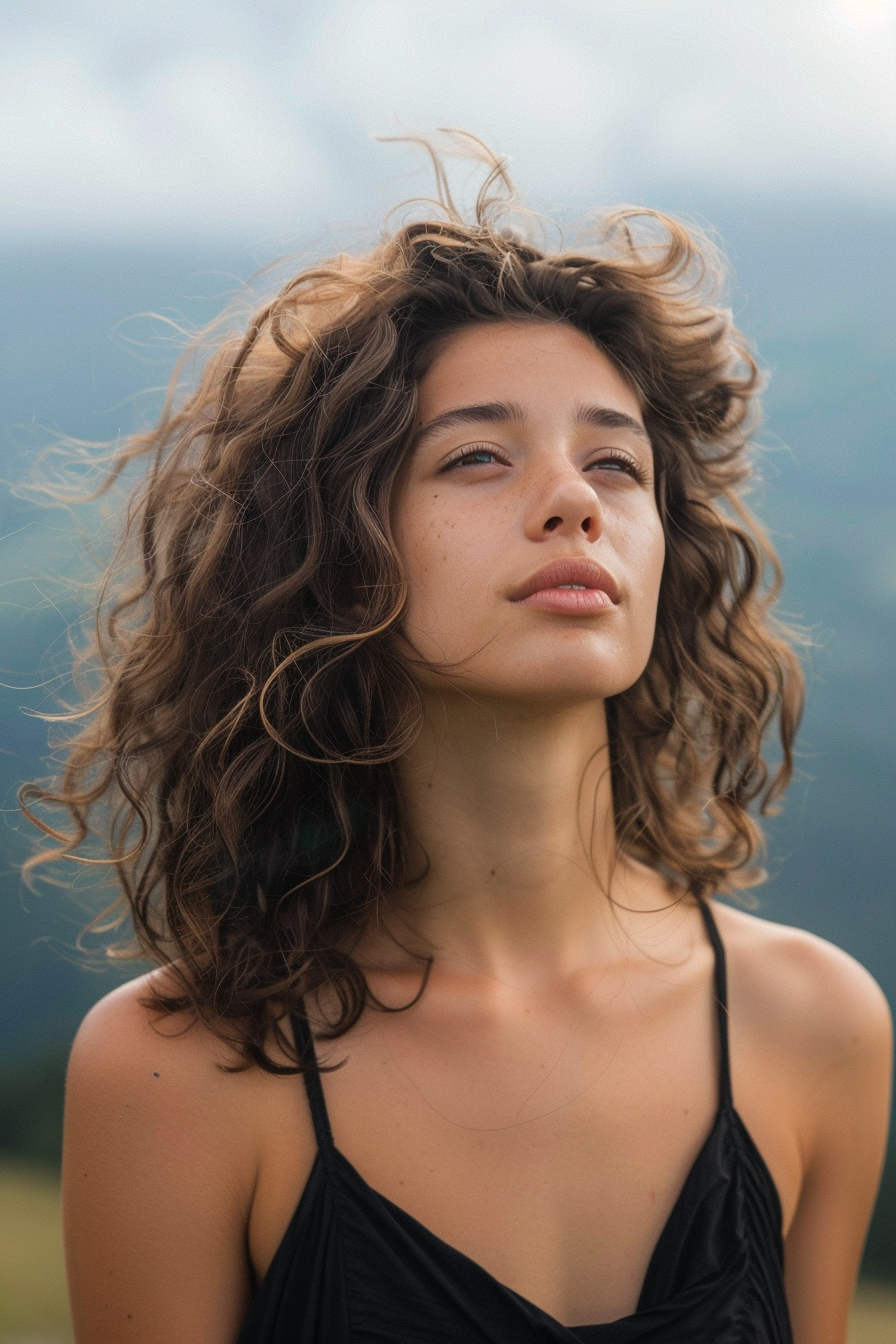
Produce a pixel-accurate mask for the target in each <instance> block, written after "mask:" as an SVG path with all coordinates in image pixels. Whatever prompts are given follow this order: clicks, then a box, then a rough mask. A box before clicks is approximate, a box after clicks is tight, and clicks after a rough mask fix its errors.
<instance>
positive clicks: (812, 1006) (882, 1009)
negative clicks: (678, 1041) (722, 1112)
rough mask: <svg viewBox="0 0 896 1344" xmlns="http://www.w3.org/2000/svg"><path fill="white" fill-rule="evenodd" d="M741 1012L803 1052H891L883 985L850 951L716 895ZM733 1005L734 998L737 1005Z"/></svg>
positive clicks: (847, 1055)
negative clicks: (718, 899) (731, 904)
mask: <svg viewBox="0 0 896 1344" xmlns="http://www.w3.org/2000/svg"><path fill="white" fill-rule="evenodd" d="M713 912H714V914H715V916H716V920H717V923H718V926H719V932H720V933H721V936H722V941H723V942H724V945H725V951H726V958H727V961H728V967H729V980H730V984H731V993H732V996H736V999H737V1004H736V1016H737V1017H738V1018H739V1019H740V1020H741V1021H742V1022H746V1021H749V1022H750V1023H751V1024H752V1025H753V1027H754V1028H756V1029H759V1030H761V1031H762V1032H763V1034H764V1033H765V1032H766V1031H768V1032H770V1033H773V1034H774V1036H775V1037H776V1038H777V1040H778V1041H779V1043H780V1044H784V1043H785V1042H787V1043H789V1045H790V1046H791V1047H792V1048H794V1049H796V1050H797V1051H798V1052H799V1053H800V1055H802V1056H803V1057H804V1058H805V1056H806V1055H807V1054H808V1055H809V1056H813V1055H817V1054H819V1053H820V1054H822V1055H824V1056H825V1057H826V1059H827V1060H828V1062H833V1059H834V1058H835V1057H837V1056H840V1057H842V1058H843V1059H844V1060H846V1059H849V1060H851V1061H854V1062H855V1063H856V1064H857V1065H860V1062H861V1061H862V1060H863V1059H864V1060H866V1061H868V1060H870V1059H871V1058H873V1059H875V1060H880V1059H881V1058H887V1057H888V1055H889V1051H890V1049H891V1044H892V1020H891V1015H890V1010H889V1006H888V1004H887V1000H886V998H885V997H884V993H883V990H882V989H881V988H880V986H879V985H878V983H877V981H876V980H875V979H874V977H873V976H872V975H871V974H870V973H869V972H868V971H867V970H866V969H865V967H864V966H862V965H861V964H860V963H859V962H858V961H856V960H855V958H854V957H851V956H850V955H849V953H848V952H844V951H843V949H842V948H839V947H836V946H835V945H834V944H833V943H829V942H827V941H826V940H825V939H824V938H819V937H818V936H817V935H816V934H813V933H809V932H807V931H806V930H805V929H796V928H791V927H789V926H788V925H785V924H777V923H775V922H773V921H772V920H769V919H763V918H760V917H759V916H757V915H754V914H750V913H748V912H747V911H745V910H738V909H735V908H734V907H733V906H730V905H727V904H722V903H721V902H719V901H714V902H713ZM734 1007H735V1005H734V1003H732V1008H734Z"/></svg>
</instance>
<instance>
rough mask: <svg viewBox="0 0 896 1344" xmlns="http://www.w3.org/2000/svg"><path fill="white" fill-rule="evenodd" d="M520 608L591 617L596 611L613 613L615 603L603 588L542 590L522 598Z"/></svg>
mask: <svg viewBox="0 0 896 1344" xmlns="http://www.w3.org/2000/svg"><path fill="white" fill-rule="evenodd" d="M519 606H521V607H534V608H535V609H536V610H537V611H559V612H563V613H569V614H570V615H572V616H591V615H593V613H594V612H596V611H611V610H612V609H613V607H614V606H615V603H614V602H613V600H612V598H611V597H609V596H608V595H607V594H606V593H605V592H604V591H603V589H602V588H540V589H539V591H538V592H537V593H530V594H529V596H528V597H524V598H522V599H521V601H520V602H519Z"/></svg>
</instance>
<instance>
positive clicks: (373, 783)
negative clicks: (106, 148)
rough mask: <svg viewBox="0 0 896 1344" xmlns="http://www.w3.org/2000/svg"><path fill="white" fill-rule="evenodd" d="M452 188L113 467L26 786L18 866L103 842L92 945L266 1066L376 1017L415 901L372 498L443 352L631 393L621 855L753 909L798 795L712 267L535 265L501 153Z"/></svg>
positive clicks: (745, 355)
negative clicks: (73, 722)
mask: <svg viewBox="0 0 896 1344" xmlns="http://www.w3.org/2000/svg"><path fill="white" fill-rule="evenodd" d="M437 166H438V165H437ZM439 171H441V170H440V169H439ZM442 185H443V190H442V193H441V202H442V203H441V207H440V208H439V209H438V210H430V212H429V214H430V217H429V218H426V219H424V220H422V221H419V220H418V221H414V222H409V223H404V224H402V225H401V226H400V227H398V228H396V229H395V230H394V231H393V232H391V233H389V234H387V235H386V236H384V237H383V239H382V240H381V241H380V242H379V244H378V245H377V246H376V247H374V248H373V250H372V251H369V252H367V253H366V254H361V255H359V254H354V255H341V256H338V257H336V258H335V259H334V260H332V261H330V262H328V263H326V264H321V265H315V266H313V267H311V268H309V269H306V270H304V271H302V272H301V273H300V274H298V275H296V276H295V277H294V278H293V279H291V280H290V281H289V283H287V284H286V285H285V286H284V287H283V288H282V289H281V290H280V292H279V293H278V294H277V295H276V297H275V298H273V299H272V300H271V301H270V302H268V303H267V304H266V305H265V306H264V307H262V308H261V309H260V311H258V312H257V313H256V314H255V315H254V316H253V317H252V319H251V321H250V323H249V326H248V329H247V330H246V332H245V334H244V335H241V336H239V337H234V338H231V339H228V340H226V341H225V342H224V343H223V344H222V345H221V346H220V348H219V349H218V350H217V352H216V353H215V354H214V355H213V357H212V358H211V359H210V360H209V362H208V363H207V365H206V367H205V369H204V371H203V373H202V375H201V378H200V379H199V381H198V384H197V386H196V387H195V389H194V390H192V391H191V392H189V393H188V394H186V395H185V396H183V397H181V398H180V401H178V400H177V398H176V396H175V394H174V390H172V395H171V397H170V398H169V403H168V405H167V408H166V411H165V413H164V414H163V416H162V419H161V421H160V423H159V424H158V425H157V427H155V428H154V429H152V430H151V431H150V432H147V433H143V434H139V435H136V436H135V437H133V438H132V439H131V440H130V441H129V442H128V443H127V444H126V445H125V446H124V448H123V449H122V450H121V451H120V452H119V454H118V456H117V459H116V461H115V464H114V470H113V473H112V476H113V478H114V476H116V475H117V474H118V473H120V472H121V471H122V469H123V468H124V467H125V466H126V465H127V464H128V463H130V462H132V461H134V460H136V459H149V468H148V471H147V473H146V474H145V477H144V479H143V481H142V483H141V484H140V485H139V487H138V488H137V490H136V491H135V493H134V495H133V496H132V499H131V503H130V507H129V509H128V512H127V519H126V525H125V528H124V537H123V540H122V543H121V550H120V552H119V555H118V558H117V559H116V561H115V563H114V564H113V566H112V568H111V569H110V571H109V574H108V575H107V578H106V580H105V584H104V588H103V590H102V592H101V595H100V598H99V602H98V606H97V613H98V620H97V623H96V635H95V638H94V641H93V643H92V646H91V650H89V651H88V661H89V662H90V663H91V665H92V666H94V668H96V667H97V666H98V667H99V669H100V676H101V680H102V685H101V687H100V689H99V690H98V691H96V692H95V693H94V694H93V695H92V696H85V701H84V705H83V706H82V708H81V709H80V711H78V714H77V715H75V716H73V717H77V718H78V719H79V720H80V721H81V722H83V724H84V726H83V727H82V728H81V729H80V731H79V733H78V734H77V736H75V737H74V738H73V739H72V740H71V741H70V742H69V743H68V744H67V747H66V760H65V764H64V769H63V770H62V772H61V776H60V778H59V780H58V781H57V782H56V783H55V785H50V786H44V785H38V784H31V785H28V786H27V787H26V788H25V789H24V790H23V794H22V800H23V806H24V808H25V811H26V813H27V815H28V816H29V817H30V819H31V820H32V821H34V822H35V824H36V825H38V826H39V827H40V828H41V829H42V830H43V831H44V832H45V834H46V835H47V836H49V837H50V838H51V839H52V841H53V842H54V843H53V845H52V847H51V848H49V849H47V850H46V851H44V852H43V853H41V854H39V855H37V856H36V857H35V858H34V859H32V860H31V865H32V866H33V865H34V864H36V863H40V862H44V861H46V860H47V859H54V858H75V859H78V858H80V857H81V856H82V855H83V853H84V849H83V846H84V844H85V842H86V841H87V840H88V838H89V837H90V836H91V835H93V836H94V837H96V836H100V838H101V840H102V843H103V845H104V847H105V848H104V853H105V855H106V856H107V861H108V862H111V864H112V865H113V867H114V871H115V874H116V875H117V879H118V881H119V883H120V886H121V893H120V895H119V897H118V899H117V901H116V902H115V904H114V905H113V906H112V907H110V910H111V912H112V920H111V925H110V924H109V923H107V924H106V925H105V926H104V927H105V928H107V929H108V928H109V927H119V926H120V925H121V924H123V923H124V922H125V921H126V920H127V919H128V917H129V918H130V919H131V921H132V923H133V929H134V933H135V939H134V940H133V941H132V942H131V943H130V944H128V945H127V948H129V949H130V951H129V955H134V956H137V955H140V956H143V957H148V958H150V959H151V960H152V961H154V962H156V963H157V964H167V965H170V966H172V967H173V969H174V971H175V973H176V975H177V977H178V983H179V986H180V988H181V989H182V992H181V993H172V994H169V995H162V994H158V995H157V1002H158V1004H159V1006H160V1007H161V1008H163V1009H164V1010H166V1011H169V1012H173V1011H176V1010H182V1009H184V1008H186V1007H188V1006H189V1007H192V1009H194V1010H195V1011H197V1012H198V1013H199V1014H200V1015H201V1016H203V1017H204V1018H205V1019H206V1020H207V1021H208V1022H209V1023H210V1025H212V1026H213V1027H214V1029H215V1030H216V1031H217V1032H218V1033H219V1034H220V1035H221V1036H222V1037H224V1038H225V1039H227V1040H229V1041H231V1042H232V1043H234V1044H235V1045H237V1047H238V1049H239V1051H240V1054H241V1056H242V1058H243V1059H244V1061H246V1062H248V1061H254V1062H256V1063H257V1064H259V1065H261V1066H262V1067H263V1068H266V1069H268V1070H271V1071H284V1070H287V1066H284V1065H278V1064H276V1063H275V1062H274V1060H273V1059H272V1057H271V1054H270V1053H269V1050H268V1042H269V1040H270V1035H269V1033H270V1032H271V1030H273V1031H274V1033H275V1037H276V1039H277V1040H278V1042H279V1045H280V1046H281V1048H283V1047H284V1046H285V1045H286V1044H287V1042H286V1039H285V1037H284V1035H283V1033H282V1032H281V1030H280V1027H279V1026H278V1025H277V1024H278V1022H279V1021H280V1019H281V1018H282V1017H283V1014H284V1013H285V1011H287V1010H293V1011H296V1010H298V1011H301V1005H302V1001H303V998H304V996H306V995H308V994H310V993H313V992H314V991H315V990H316V989H318V988H320V987H321V986H322V985H324V984H326V985H328V986H330V988H331V989H332V990H334V991H335V993H336V995H337V999H338V1012H337V1016H336V1018H335V1020H334V1022H333V1023H332V1033H331V1034H332V1036H334V1037H335V1036H338V1035H339V1034H341V1033H342V1032H344V1031H346V1030H347V1029H348V1028H349V1027H350V1026H351V1025H352V1024H353V1023H354V1022H355V1021H356V1020H357V1018H358V1016H359V1014H360V1013H361V1011H362V1010H363V1008H364V1005H365V1003H368V1002H371V1001H372V996H371V992H370V990H369V987H368V985H367V983H366V981H365V977H364V975H363V972H362V970H361V969H360V967H359V965H358V964H357V962H356V960H355V959H354V958H353V957H352V955H351V953H350V952H348V951H346V950H345V949H346V947H347V946H351V935H352V934H356V933H357V932H358V931H359V930H361V929H363V927H364V925H365V922H366V921H367V920H368V919H369V917H370V915H371V912H372V911H373V910H374V908H375V906H376V903H377V901H378V899H379V898H380V896H381V894H382V893H384V892H387V891H389V890H394V889H395V888H397V887H399V886H400V885H401V884H402V882H403V880H404V878H405V874H404V871H403V865H404V859H405V854H404V849H403V846H402V836H401V825H400V809H399V794H398V788H397V783H396V774H395V768H394V763H395V761H396V759H397V758H398V757H399V756H401V754H402V752H403V751H404V750H405V749H406V748H407V746H408V744H409V743H410V741H411V740H412V738H413V735H414V733H415V732H416V731H417V727H418V724H419V701H418V697H417V693H416V690H415V684H414V680H413V677H412V675H411V672H410V669H409V668H408V667H407V666H406V664H405V663H404V662H403V661H402V658H401V657H400V656H399V654H398V652H397V642H396V641H395V639H394V638H393V636H394V634H395V632H396V631H397V630H398V629H399V628H400V625H401V622H402V616H403V611H404V606H405V598H406V587H405V579H404V575H403V573H402V567H401V564H400V561H399V557H398V555H397V553H396V549H395V545H394V542H393V539H392V536H391V533H390V527H389V504H390V496H391V492H392V487H393V482H394V480H395V477H396V473H397V472H398V470H399V468H400V466H401V463H402V460H403V458H404V456H405V454H406V452H407V449H408V444H409V441H410V437H411V432H412V427H413V424H414V419H415V411H416V384H417V381H418V380H419V377H420V376H421V373H422V372H423V371H424V370H425V368H426V366H427V363H428V361H429V360H431V359H432V357H433V353H434V351H435V349H436V348H437V344H438V342H439V341H440V340H442V339H444V338H445V337H446V336H447V335H449V334H450V333H451V332H453V331H455V330H457V329H460V328H463V327H465V326H467V325H468V324H470V323H476V322H495V321H500V320H507V319H512V320H517V321H518V320H527V321H548V322H565V323H570V324H571V325H572V326H574V327H576V328H577V329H578V330H580V331H582V332H584V333H585V334H586V335H587V336H588V337H590V339H591V340H592V341H593V342H594V343H595V345H596V346H597V347H598V348H599V349H600V350H602V351H603V352H604V353H605V354H606V355H607V356H608V357H609V359H610V360H612V362H613V363H614V365H615V366H616V367H617V368H618V369H619V370H620V371H621V372H622V374H623V375H624V376H625V377H626V378H627V379H628V380H629V381H630V383H631V384H632V386H633V387H634V388H635V390H636V391H637V393H638V395H639V397H640V399H641V403H642V406H643V414H644V419H645V424H646V427H647V430H648V432H649V434H650V438H651V441H652V444H653V449H654V453H655V459H656V479H657V485H656V490H657V501H658V505H659V509H660V513H661V517H662V520H663V526H664V530H665V538H666V561H665V570H664V575H663V580H662V586H661V592H660V601H659V611H658V619H657V627H656V637H655V643H654V646H653V651H652V655H651V657H650V660H649V663H648V666H647V668H646V670H645V671H644V673H643V675H642V676H641V677H640V678H639V680H638V681H637V682H636V684H635V685H633V686H632V687H631V688H630V689H628V690H627V691H625V692H623V693H622V694H620V695H616V696H614V697H612V699H611V700H609V702H608V704H607V712H608V724H609V736H610V761H611V772H612V781H613V800H614V810H615V821H616V826H617V833H618V837H619V843H620V846H621V847H622V848H623V849H624V850H626V851H627V852H629V853H631V854H633V855H635V856H636V857H638V858H639V859H641V860H643V861H644V862H645V863H647V864H649V865H652V866H654V867H656V868H659V869H662V870H663V871H664V872H666V873H668V874H669V875H671V876H673V877H674V878H676V879H677V880H678V881H680V882H681V884H682V885H683V886H685V887H686V888H688V889H689V890H691V891H692V892H694V893H695V894H696V895H697V896H698V897H700V898H704V897H705V896H707V895H708V894H710V893H712V892H713V891H716V890H727V891H732V890H735V889H737V888H739V887H740V888H742V887H745V886H747V885H750V884H751V883H753V882H755V881H756V880H758V878H757V874H756V871H755V867H754V864H753V861H754V859H755V856H756V854H757V851H758V849H759V848H760V845H761V838H762V837H761V831H760V828H759V825H758V823H757V821H756V819H755V816H754V815H753V813H755V811H756V810H757V808H756V806H755V805H758V810H759V811H760V812H761V811H769V810H770V808H771V805H772V803H773V802H774V800H775V799H776V798H777V796H778V795H779V794H780V793H781V792H782V791H783V789H784V787H785V786H786V784H787V782H788V780H789V777H790V774H791V771H792V745H793V740H794V735H795V732H796V728H797V724H798V720H799V715H800V709H801V694H802V692H801V678H800V671H799V665H798V662H797V659H796V657H795V654H794V652H793V649H792V640H791V639H790V638H789V637H788V634H787V632H786V631H784V630H783V629H782V628H781V627H780V626H779V625H777V623H776V621H775V618H774V616H773V614H772V607H773V603H774V599H775V597H776V596H777V592H778V589H779V587H780V568H779V565H778V562H777V559H776V557H775V554H774V551H773V550H772V548H771V545H770V543H769V541H768V540H767V538H766V537H765V535H764V534H763V532H762V530H761V528H760V527H759V526H758V524H757V523H756V521H755V520H754V519H753V518H752V517H751V515H750V514H749V512H748V511H747V509H746V507H745V505H744V503H743V501H742V498H741V495H742V491H743V486H744V484H745V482H746V481H747V478H748V476H749V472H750V463H749V458H748V438H749V434H750V432H751V431H752V430H753V428H754V427H755V423H756V406H757V393H758V390H759V375H758V372H757V367H756V364H755V362H754V359H753V357H752V355H751V354H750V352H749V350H748V348H747V346H746V343H745V342H744V340H743V339H742V338H741V337H740V335H739V334H738V332H737V331H736V330H735V328H734V327H733V325H732V322H731V319H730V315H729V314H728V313H727V311H725V310H724V309H723V308H722V307H720V306H719V304H718V301H717V299H716V297H715V295H716V288H715V281H716V272H715V267H714V264H713V258H712V253H711V249H710V248H709V247H708V245H707V244H706V243H705V241H704V240H701V239H699V238H697V237H696V236H695V235H694V234H693V233H692V232H691V231H689V230H688V229H687V228H685V227H684V226H683V225H682V224H681V223H679V222H677V221H675V220H673V219H670V218H668V217H666V216H663V215H660V214H657V213H655V212H651V211H641V210H634V209H623V210H619V211H616V212H614V213H612V214H610V215H609V216H607V217H606V218H605V220H604V222H603V225H602V227H601V229H600V232H599V236H598V237H597V239H596V241H595V242H594V243H593V244H592V245H590V246H588V247H583V248H582V249H581V250H576V251H554V252H551V251H546V250H544V249H543V248H542V247H538V246H535V245H534V243H531V242H529V241H526V240H525V239H523V238H521V237H520V236H518V235H517V234H516V233H514V232H512V231H511V230H509V229H507V228H506V227H503V225H504V224H505V223H506V220H507V217H508V210H509V208H510V206H511V205H512V196H511V194H510V190H509V184H508V183H507V179H506V175H505V173H504V169H503V165H502V164H501V163H500V162H497V161H494V160H493V161H492V171H491V172H490V174H489V177H488V180H487V182H486V184H485V187H484V188H483V190H482V192H481V193H480V196H479V199H478V201H477V204H476V209H475V212H474V215H473V219H472V222H468V221H465V219H464V218H463V216H462V215H461V214H460V213H459V212H458V211H457V210H456V209H455V208H454V207H453V204H452V203H451V199H450V196H449V195H448V193H447V188H444V182H442ZM134 566H136V578H134V574H133V571H134ZM128 567H130V568H128ZM126 573H130V575H131V577H130V578H127V577H125V575H126ZM359 594H360V595H361V601H360V603H359V600H358V599H359ZM362 609H363V614H361V612H362ZM97 654H98V655H99V657H98V658H97ZM776 718H777V720H778V726H779V733H780V742H781V758H780V763H779V764H778V766H777V768H776V769H775V770H774V771H772V770H770V769H769V767H768V766H767V764H766V762H765V760H764V758H763V739H764V736H765V734H766V730H767V729H768V728H769V727H770V725H771V724H772V723H773V721H774V720H775V719H776ZM35 805H40V806H41V809H42V810H43V808H44V807H47V806H48V807H49V808H51V809H52V808H57V809H62V811H63V812H64V813H66V814H67V816H68V823H66V824H65V825H63V826H62V827H60V826H56V825H52V824H50V822H49V821H47V820H44V819H43V818H41V817H40V816H39V815H38V814H37V813H35V811H34V806H35ZM751 805H754V806H752V809H751ZM108 916H109V912H106V918H108ZM100 918H102V917H100ZM120 952H121V949H119V953H120ZM301 1067H302V1061H301V1060H297V1061H296V1068H301Z"/></svg>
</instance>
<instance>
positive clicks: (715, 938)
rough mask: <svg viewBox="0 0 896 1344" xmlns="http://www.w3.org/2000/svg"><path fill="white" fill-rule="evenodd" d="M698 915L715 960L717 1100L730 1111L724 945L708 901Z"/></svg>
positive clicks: (731, 1106) (729, 1058) (702, 905)
mask: <svg viewBox="0 0 896 1344" xmlns="http://www.w3.org/2000/svg"><path fill="white" fill-rule="evenodd" d="M700 913H701V915H702V916H703V923H704V924H705V925H706V932H707V934H708V935H709V941H710V943H711V944H712V950H713V954H714V955H715V960H716V964H715V971H714V972H713V982H714V985H715V991H716V1014H717V1017H718V1022H719V1100H720V1102H721V1105H722V1106H723V1107H724V1108H725V1109H726V1110H731V1109H732V1108H733V1106H734V1098H733V1096H732V1092H731V1054H730V1051H729V1049H728V970H727V966H726V963H725V945H724V943H723V942H722V939H721V937H720V936H719V930H718V926H717V925H716V921H715V916H714V915H713V913H712V910H711V909H710V905H709V901H701V902H700Z"/></svg>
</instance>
